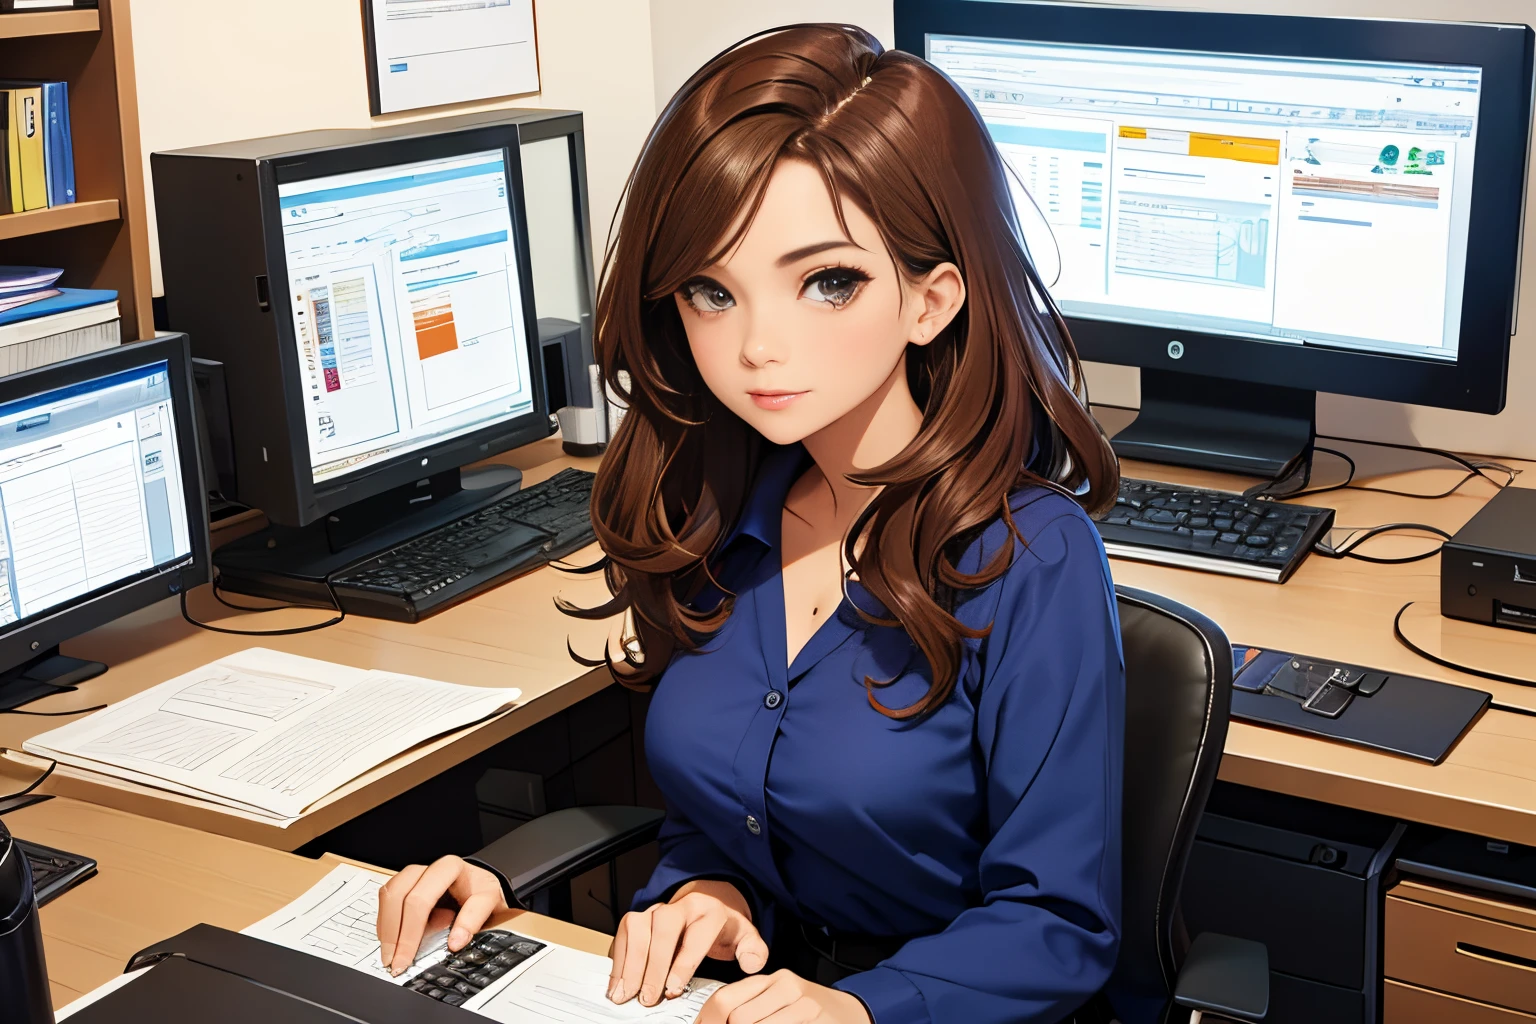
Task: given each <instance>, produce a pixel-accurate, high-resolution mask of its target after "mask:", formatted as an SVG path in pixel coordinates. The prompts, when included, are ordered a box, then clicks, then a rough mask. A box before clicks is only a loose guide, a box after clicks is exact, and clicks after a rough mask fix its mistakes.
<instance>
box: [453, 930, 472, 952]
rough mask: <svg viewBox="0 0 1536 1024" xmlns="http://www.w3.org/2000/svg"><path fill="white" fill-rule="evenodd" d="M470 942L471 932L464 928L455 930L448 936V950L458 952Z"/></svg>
mask: <svg viewBox="0 0 1536 1024" xmlns="http://www.w3.org/2000/svg"><path fill="white" fill-rule="evenodd" d="M468 941H469V932H468V931H466V930H465V929H463V928H454V930H453V931H452V932H450V933H449V935H448V948H449V949H451V950H453V951H454V952H458V950H459V947H460V946H462V945H464V943H466V942H468Z"/></svg>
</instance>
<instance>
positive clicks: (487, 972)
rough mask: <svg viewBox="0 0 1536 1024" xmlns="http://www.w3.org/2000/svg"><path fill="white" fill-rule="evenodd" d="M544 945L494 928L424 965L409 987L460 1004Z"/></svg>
mask: <svg viewBox="0 0 1536 1024" xmlns="http://www.w3.org/2000/svg"><path fill="white" fill-rule="evenodd" d="M543 948H544V943H542V942H539V941H538V940H537V939H530V938H528V937H527V936H524V935H516V934H514V933H512V932H505V931H501V930H500V929H497V928H493V929H491V930H490V931H484V932H481V933H480V934H478V935H476V936H475V937H474V938H473V939H470V940H469V944H468V945H466V946H465V947H464V948H463V949H461V950H459V951H458V952H457V953H449V954H448V955H447V957H445V958H444V959H443V961H442V962H441V963H439V964H434V965H432V966H431V967H427V968H424V969H423V970H422V972H421V973H420V974H418V975H416V977H414V978H412V979H411V981H410V983H409V984H407V985H406V986H405V987H406V988H408V989H410V990H411V991H412V992H420V993H421V994H422V995H424V996H429V997H431V998H432V999H436V1000H438V1001H439V1002H444V1003H447V1004H448V1005H449V1006H458V1005H459V1004H460V1003H462V1002H464V1000H466V999H469V998H470V997H471V996H476V995H479V994H480V991H481V990H482V989H485V988H487V987H489V986H490V984H491V983H492V982H494V981H495V980H496V979H498V978H500V977H501V976H502V975H504V974H506V973H507V972H508V971H511V970H513V969H514V968H516V967H517V966H518V965H519V964H521V963H522V962H523V961H524V960H527V959H528V958H529V957H531V956H533V954H535V953H537V952H538V951H539V950H541V949H543Z"/></svg>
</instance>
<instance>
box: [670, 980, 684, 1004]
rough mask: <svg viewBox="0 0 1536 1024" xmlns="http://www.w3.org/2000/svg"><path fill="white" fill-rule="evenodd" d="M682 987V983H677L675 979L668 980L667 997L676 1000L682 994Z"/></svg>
mask: <svg viewBox="0 0 1536 1024" xmlns="http://www.w3.org/2000/svg"><path fill="white" fill-rule="evenodd" d="M683 985H684V982H681V981H678V980H677V979H676V978H668V979H667V995H668V996H669V997H670V998H672V999H676V998H677V997H678V996H680V995H682V994H683Z"/></svg>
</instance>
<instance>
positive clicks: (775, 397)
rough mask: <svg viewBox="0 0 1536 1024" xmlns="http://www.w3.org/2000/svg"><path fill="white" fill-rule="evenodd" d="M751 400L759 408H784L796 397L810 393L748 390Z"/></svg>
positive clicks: (791, 403) (793, 401) (794, 400)
mask: <svg viewBox="0 0 1536 1024" xmlns="http://www.w3.org/2000/svg"><path fill="white" fill-rule="evenodd" d="M747 394H749V395H751V396H752V401H753V402H755V403H756V404H757V407H758V408H759V409H786V408H788V407H789V406H791V405H793V404H794V403H795V402H796V401H797V400H798V399H800V398H803V397H805V396H806V395H808V394H810V392H809V391H749V392H747Z"/></svg>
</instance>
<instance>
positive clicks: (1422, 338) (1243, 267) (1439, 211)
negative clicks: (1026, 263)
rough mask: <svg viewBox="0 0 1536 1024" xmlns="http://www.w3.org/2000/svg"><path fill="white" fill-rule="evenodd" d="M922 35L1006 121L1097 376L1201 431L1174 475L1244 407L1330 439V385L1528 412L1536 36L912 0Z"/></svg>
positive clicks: (1043, 247)
mask: <svg viewBox="0 0 1536 1024" xmlns="http://www.w3.org/2000/svg"><path fill="white" fill-rule="evenodd" d="M897 34H898V43H899V44H900V45H902V47H903V48H908V49H913V50H914V52H919V53H922V54H924V55H925V56H926V57H927V58H928V59H929V60H930V61H931V62H933V63H934V64H935V65H936V66H938V67H939V68H940V69H942V70H943V71H944V72H946V73H947V74H948V75H949V76H950V77H951V78H952V79H953V80H954V81H955V82H956V83H957V84H958V85H959V86H960V87H961V88H962V89H963V90H964V91H965V92H966V93H967V95H968V96H969V97H970V98H971V100H972V102H973V103H974V104H975V106H976V109H977V111H978V112H979V113H980V115H981V117H982V118H983V120H984V121H985V123H986V126H987V129H988V130H989V132H990V133H991V135H992V138H993V140H994V141H995V143H996V144H997V147H998V150H999V152H1000V154H1001V156H1002V157H1003V160H1004V161H1005V163H1006V165H1007V168H1008V170H1009V172H1010V176H1011V179H1012V182H1013V188H1014V191H1015V208H1016V209H1017V210H1018V211H1019V215H1020V223H1021V227H1022V230H1023V234H1024V238H1025V242H1026V244H1027V247H1028V249H1029V251H1030V253H1031V255H1032V257H1033V258H1034V260H1035V262H1036V265H1037V267H1038V268H1039V269H1040V270H1041V272H1042V275H1043V277H1044V279H1045V281H1046V282H1047V284H1048V285H1049V287H1050V291H1051V293H1052V296H1053V297H1054V298H1055V300H1056V302H1057V303H1058V304H1059V306H1060V307H1061V310H1062V312H1063V313H1064V314H1065V315H1066V316H1067V318H1068V320H1069V324H1070V326H1071V329H1072V333H1073V337H1074V339H1075V340H1076V342H1077V344H1078V348H1079V350H1080V352H1081V354H1082V355H1083V356H1084V358H1087V359H1094V360H1101V361H1106V362H1116V363H1126V364H1130V365H1135V366H1140V367H1143V368H1144V370H1143V391H1144V402H1143V412H1144V414H1145V413H1148V412H1150V413H1151V416H1149V417H1148V416H1144V417H1143V418H1146V419H1148V420H1149V422H1148V423H1145V424H1143V425H1142V426H1143V429H1144V430H1145V429H1146V428H1148V427H1152V426H1154V424H1152V423H1151V422H1150V420H1152V419H1155V418H1157V417H1158V416H1160V415H1161V416H1163V417H1165V418H1166V417H1173V418H1183V419H1185V420H1187V421H1191V422H1190V426H1191V427H1195V428H1198V429H1197V430H1195V431H1190V430H1185V431H1183V432H1182V434H1183V436H1180V434H1181V432H1180V431H1178V430H1175V431H1174V433H1173V435H1172V436H1163V437H1157V438H1154V437H1145V438H1143V440H1146V441H1149V442H1156V443H1162V444H1164V445H1168V444H1171V445H1172V446H1173V448H1178V447H1181V446H1182V447H1183V449H1184V450H1183V451H1182V452H1179V451H1175V450H1172V449H1170V450H1167V451H1165V452H1163V454H1164V455H1167V456H1169V457H1168V458H1167V459H1165V461H1183V462H1191V461H1193V462H1194V463H1195V464H1210V463H1209V460H1207V459H1205V458H1204V457H1203V456H1202V454H1201V453H1200V452H1199V451H1196V450H1194V449H1198V448H1200V447H1201V446H1202V445H1204V444H1208V443H1209V439H1210V437H1211V435H1212V434H1213V433H1216V434H1220V433H1222V432H1223V426H1224V425H1225V426H1230V427H1231V428H1232V430H1231V431H1229V432H1232V433H1236V434H1242V433H1243V431H1244V430H1245V429H1261V428H1259V427H1257V426H1256V425H1255V424H1254V423H1253V422H1248V423H1243V422H1241V415H1242V413H1243V411H1244V407H1247V410H1248V411H1253V410H1258V411H1260V412H1270V411H1273V412H1277V413H1281V414H1284V413H1286V412H1288V411H1294V413H1295V414H1296V415H1297V416H1298V417H1301V418H1304V419H1305V420H1306V421H1307V422H1306V423H1305V425H1304V426H1302V427H1300V428H1298V429H1300V430H1301V432H1302V433H1301V437H1300V441H1301V443H1302V444H1306V443H1307V442H1309V441H1310V432H1311V416H1312V406H1313V404H1314V399H1313V394H1314V393H1315V392H1316V391H1330V392H1337V393H1342V394H1352V395H1364V396H1369V397H1374V398H1382V399H1388V400H1394V401H1404V402H1417V403H1422V404H1429V405H1437V406H1445V407H1450V408H1458V409H1468V410H1473V411H1480V412H1488V413H1492V412H1497V411H1498V410H1499V409H1501V408H1502V406H1503V403H1504V390H1505V375H1506V366H1507V360H1508V348H1509V338H1510V335H1511V334H1512V333H1513V327H1514V312H1515V311H1514V301H1515V294H1516V289H1517V282H1518V260H1519V242H1520V226H1521V222H1522V215H1523V201H1524V183H1525V171H1526V161H1527V156H1528V150H1529V138H1530V128H1529V125H1530V109H1531V81H1532V76H1531V54H1532V45H1531V42H1532V34H1531V31H1530V30H1529V29H1528V28H1526V27H1524V26H1490V25H1448V24H1439V25H1436V24H1429V23H1408V22H1390V21H1365V20H1350V19H1317V18H1291V17H1277V16H1259V15H1232V14H1215V13H1199V12H1189V11H1171V10H1152V9H1138V8H1114V7H1105V6H1094V7H1092V8H1089V7H1084V6H1077V5H1069V4H1036V3H1008V2H986V3H976V2H943V3H940V2H924V0H902V2H898V4H897ZM1148 371H1150V372H1148ZM1267 388H1274V389H1288V390H1289V391H1297V392H1304V394H1302V395H1299V396H1298V395H1288V394H1287V391H1285V390H1281V391H1277V392H1271V391H1268V390H1266V389H1267ZM1272 398H1273V399H1275V400H1276V401H1277V403H1278V406H1277V407H1273V408H1271V407H1269V400H1270V399H1272ZM1287 404H1289V405H1290V406H1291V408H1290V409H1287V408H1286V406H1287ZM1229 405H1230V406H1235V407H1236V408H1237V411H1238V413H1239V420H1237V421H1232V420H1227V418H1226V417H1225V416H1224V415H1223V414H1222V413H1221V412H1220V410H1221V409H1222V408H1223V406H1229ZM1213 428H1214V429H1213ZM1132 429H1133V432H1134V430H1135V428H1134V427H1133V428H1132ZM1133 438H1134V434H1133V436H1132V437H1127V438H1126V439H1125V440H1133ZM1295 441H1296V438H1292V439H1291V443H1294V442H1295ZM1185 442H1187V443H1185ZM1134 454H1139V455H1142V456H1156V455H1157V449H1156V448H1152V449H1147V448H1143V449H1142V450H1140V451H1136V452H1134ZM1214 454H1219V453H1214ZM1229 454H1232V455H1233V456H1235V458H1234V459H1232V460H1228V461H1227V464H1226V465H1214V464H1213V468H1232V469H1245V468H1258V467H1259V463H1260V462H1263V461H1264V460H1262V459H1259V460H1257V461H1255V460H1247V462H1248V463H1251V464H1245V459H1244V458H1243V456H1244V455H1245V454H1246V455H1249V456H1256V455H1260V454H1266V453H1261V452H1257V451H1255V450H1252V449H1250V450H1249V451H1248V452H1246V453H1244V452H1242V451H1237V452H1233V453H1229ZM1281 455H1282V456H1283V455H1284V449H1283V446H1282V451H1281ZM1271 461H1273V460H1272V459H1271ZM1280 461H1281V462H1282V463H1283V462H1285V461H1286V460H1285V459H1284V458H1281V459H1280ZM1267 468H1268V469H1269V470H1270V471H1273V470H1275V469H1278V468H1279V467H1278V466H1275V465H1268V466H1267Z"/></svg>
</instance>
